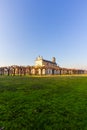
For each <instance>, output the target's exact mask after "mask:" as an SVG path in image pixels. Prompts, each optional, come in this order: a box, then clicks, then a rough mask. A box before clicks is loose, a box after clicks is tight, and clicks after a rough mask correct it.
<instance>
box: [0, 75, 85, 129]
mask: <svg viewBox="0 0 87 130" xmlns="http://www.w3.org/2000/svg"><path fill="white" fill-rule="evenodd" d="M2 127H4V130H87V77H85V76H56V77H24V76H21V77H20V76H19V77H18V76H13V77H11V76H1V77H0V128H2Z"/></svg>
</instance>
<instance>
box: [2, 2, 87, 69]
mask: <svg viewBox="0 0 87 130" xmlns="http://www.w3.org/2000/svg"><path fill="white" fill-rule="evenodd" d="M39 55H40V56H43V58H44V59H46V60H52V57H56V62H57V64H58V65H59V66H60V67H66V68H81V69H84V68H85V69H87V0H0V66H8V65H25V66H26V65H34V64H35V59H36V57H38V56H39Z"/></svg>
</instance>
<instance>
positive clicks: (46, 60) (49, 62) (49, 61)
mask: <svg viewBox="0 0 87 130" xmlns="http://www.w3.org/2000/svg"><path fill="white" fill-rule="evenodd" d="M43 61H45V62H49V63H51V64H55V65H57V63H56V62H52V61H49V60H44V59H43Z"/></svg>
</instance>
